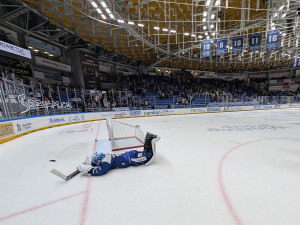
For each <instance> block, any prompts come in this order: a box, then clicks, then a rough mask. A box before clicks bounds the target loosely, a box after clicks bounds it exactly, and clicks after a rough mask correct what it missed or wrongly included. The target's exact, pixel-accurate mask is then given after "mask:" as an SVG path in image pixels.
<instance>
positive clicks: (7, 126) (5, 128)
mask: <svg viewBox="0 0 300 225" xmlns="http://www.w3.org/2000/svg"><path fill="white" fill-rule="evenodd" d="M14 134H15V129H14V125H13V123H12V122H9V123H2V124H0V138H5V137H8V136H12V135H14Z"/></svg>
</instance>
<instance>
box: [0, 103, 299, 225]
mask: <svg viewBox="0 0 300 225" xmlns="http://www.w3.org/2000/svg"><path fill="white" fill-rule="evenodd" d="M125 121H126V123H131V124H140V126H141V128H142V129H143V131H144V132H145V133H146V131H150V132H152V133H155V134H158V135H159V136H161V137H162V139H161V140H160V141H159V142H158V143H157V146H156V147H157V158H156V160H155V161H154V162H153V163H152V164H151V165H149V166H139V167H129V168H126V169H115V170H111V171H110V172H109V173H108V174H106V175H104V176H102V177H87V176H81V175H78V176H76V177H74V178H73V179H71V180H70V181H68V182H65V181H63V180H61V179H60V178H59V177H57V176H55V175H53V174H51V173H50V170H51V169H53V168H55V169H57V170H60V171H62V172H63V173H66V174H68V173H70V172H72V171H73V170H74V169H75V168H76V166H77V165H78V164H79V163H81V162H82V161H84V159H85V157H86V156H87V155H91V154H92V153H93V151H94V149H95V139H96V138H97V139H107V138H108V135H107V130H106V125H105V121H101V122H90V123H84V124H76V125H69V126H63V127H57V128H52V129H48V130H43V131H39V132H35V133H32V134H29V135H25V136H23V137H21V138H18V139H16V140H14V141H11V142H8V143H5V144H2V145H0V182H1V183H0V201H1V204H0V224H1V225H98V224H99V225H299V224H300V213H299V211H300V109H286V110H285V109H281V110H271V111H252V112H234V113H216V114H199V115H184V116H163V117H149V118H133V119H125ZM98 128H99V129H98ZM97 130H99V131H97ZM97 133H98V136H97V137H96V134H97ZM52 159H54V160H56V162H50V161H49V160H52Z"/></svg>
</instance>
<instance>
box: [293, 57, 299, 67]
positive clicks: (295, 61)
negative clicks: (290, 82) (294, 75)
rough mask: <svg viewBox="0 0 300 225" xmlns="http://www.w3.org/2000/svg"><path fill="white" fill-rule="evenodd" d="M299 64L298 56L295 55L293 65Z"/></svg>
mask: <svg viewBox="0 0 300 225" xmlns="http://www.w3.org/2000/svg"><path fill="white" fill-rule="evenodd" d="M297 65H298V57H297V56H295V57H294V65H293V67H297Z"/></svg>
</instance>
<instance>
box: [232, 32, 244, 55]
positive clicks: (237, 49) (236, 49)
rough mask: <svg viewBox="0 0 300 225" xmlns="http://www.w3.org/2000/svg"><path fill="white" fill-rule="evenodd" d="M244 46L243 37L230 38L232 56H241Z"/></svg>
mask: <svg viewBox="0 0 300 225" xmlns="http://www.w3.org/2000/svg"><path fill="white" fill-rule="evenodd" d="M243 46H244V37H243V36H239V37H234V38H232V54H233V55H234V54H241V53H243Z"/></svg>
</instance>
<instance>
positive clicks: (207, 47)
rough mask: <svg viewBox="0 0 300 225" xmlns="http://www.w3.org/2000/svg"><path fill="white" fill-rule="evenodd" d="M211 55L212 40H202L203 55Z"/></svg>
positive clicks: (204, 56)
mask: <svg viewBox="0 0 300 225" xmlns="http://www.w3.org/2000/svg"><path fill="white" fill-rule="evenodd" d="M210 56H211V40H208V41H202V45H201V57H202V58H207V57H210Z"/></svg>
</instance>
